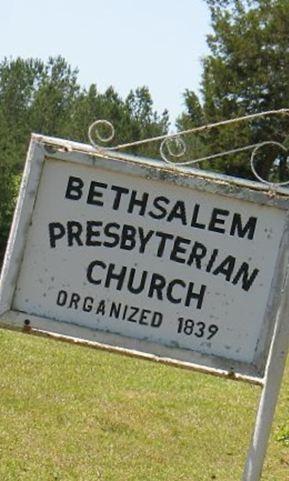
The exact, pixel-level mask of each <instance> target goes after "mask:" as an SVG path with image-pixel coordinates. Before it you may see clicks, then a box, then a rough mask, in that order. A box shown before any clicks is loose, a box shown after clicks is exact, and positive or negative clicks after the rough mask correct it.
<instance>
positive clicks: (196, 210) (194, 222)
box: [191, 204, 206, 229]
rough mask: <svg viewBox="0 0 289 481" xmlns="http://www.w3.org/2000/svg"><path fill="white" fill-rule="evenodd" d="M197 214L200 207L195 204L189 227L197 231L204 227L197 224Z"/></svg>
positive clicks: (204, 226)
mask: <svg viewBox="0 0 289 481" xmlns="http://www.w3.org/2000/svg"><path fill="white" fill-rule="evenodd" d="M199 212H200V205H199V204H195V207H194V210H193V215H192V221H191V226H192V227H196V228H197V229H205V228H206V225H205V224H200V223H199V222H198V217H199Z"/></svg>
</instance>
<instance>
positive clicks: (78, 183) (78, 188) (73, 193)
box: [65, 176, 84, 200]
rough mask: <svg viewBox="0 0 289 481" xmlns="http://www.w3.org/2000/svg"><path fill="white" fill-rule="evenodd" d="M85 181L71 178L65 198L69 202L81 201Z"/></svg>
mask: <svg viewBox="0 0 289 481" xmlns="http://www.w3.org/2000/svg"><path fill="white" fill-rule="evenodd" d="M83 186H84V183H83V180H82V179H81V178H80V177H73V176H70V177H69V179H68V183H67V188H66V192H65V198H66V199H69V200H80V199H81V197H82V188H83Z"/></svg>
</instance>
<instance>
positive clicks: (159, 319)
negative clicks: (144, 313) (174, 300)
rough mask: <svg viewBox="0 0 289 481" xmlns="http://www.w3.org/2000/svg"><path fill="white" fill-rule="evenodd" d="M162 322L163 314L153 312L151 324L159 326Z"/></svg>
mask: <svg viewBox="0 0 289 481" xmlns="http://www.w3.org/2000/svg"><path fill="white" fill-rule="evenodd" d="M162 322H163V315H162V314H161V313H160V312H154V313H153V317H152V322H151V326H152V327H160V325H161V324H162Z"/></svg>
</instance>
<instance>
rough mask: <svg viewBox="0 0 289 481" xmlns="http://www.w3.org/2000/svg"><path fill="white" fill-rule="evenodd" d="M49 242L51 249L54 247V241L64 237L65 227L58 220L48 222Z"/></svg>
mask: <svg viewBox="0 0 289 481" xmlns="http://www.w3.org/2000/svg"><path fill="white" fill-rule="evenodd" d="M48 230H49V242H50V247H52V249H53V248H54V247H56V241H57V240H59V239H61V238H62V237H64V235H65V227H64V225H62V224H60V222H50V223H49V224H48Z"/></svg>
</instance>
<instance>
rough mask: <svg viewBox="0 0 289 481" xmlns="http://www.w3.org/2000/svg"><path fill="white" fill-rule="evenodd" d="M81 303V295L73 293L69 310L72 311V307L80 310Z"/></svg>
mask: <svg viewBox="0 0 289 481" xmlns="http://www.w3.org/2000/svg"><path fill="white" fill-rule="evenodd" d="M79 301H80V295H79V294H77V293H76V292H73V293H72V294H71V298H70V303H69V306H68V309H71V308H72V307H73V308H74V309H78V303H79Z"/></svg>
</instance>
